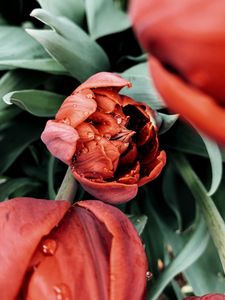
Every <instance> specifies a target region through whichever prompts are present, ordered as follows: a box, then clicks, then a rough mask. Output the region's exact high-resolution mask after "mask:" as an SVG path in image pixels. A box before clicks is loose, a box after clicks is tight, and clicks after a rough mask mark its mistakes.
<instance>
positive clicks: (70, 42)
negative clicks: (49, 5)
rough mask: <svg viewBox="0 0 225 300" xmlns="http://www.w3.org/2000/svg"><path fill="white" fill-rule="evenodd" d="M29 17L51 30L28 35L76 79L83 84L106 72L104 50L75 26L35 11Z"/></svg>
mask: <svg viewBox="0 0 225 300" xmlns="http://www.w3.org/2000/svg"><path fill="white" fill-rule="evenodd" d="M31 15H32V16H33V17H35V18H37V19H38V20H40V21H42V22H43V23H45V24H47V25H49V26H50V27H51V28H52V30H34V29H27V32H28V33H29V34H30V35H31V36H33V37H34V38H35V39H36V40H37V41H39V42H40V43H41V44H42V45H43V46H44V47H45V49H46V50H47V51H48V52H49V53H50V54H51V55H52V56H53V57H54V58H55V59H56V60H57V61H58V62H60V63H61V64H62V65H63V66H64V67H65V68H66V70H68V71H69V72H70V73H71V74H72V75H73V76H74V77H75V78H77V79H78V80H80V81H84V80H85V79H87V78H88V77H89V76H90V75H92V74H94V73H96V72H99V71H104V70H107V69H108V68H109V61H108V58H107V56H106V54H105V52H104V51H103V49H102V48H101V47H100V46H99V45H98V44H97V43H95V42H94V41H93V40H92V39H91V38H90V37H89V36H88V35H87V34H86V33H85V32H84V31H83V30H82V29H81V28H80V27H79V26H77V25H76V24H75V23H72V22H71V21H70V20H69V19H66V18H63V17H55V16H53V15H51V14H50V13H48V12H47V11H45V10H43V9H35V10H33V11H32V13H31Z"/></svg>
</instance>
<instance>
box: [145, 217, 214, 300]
mask: <svg viewBox="0 0 225 300" xmlns="http://www.w3.org/2000/svg"><path fill="white" fill-rule="evenodd" d="M208 241H209V235H208V233H207V229H206V226H205V222H204V220H203V218H202V217H199V220H198V221H197V224H196V230H195V232H194V233H193V235H192V236H191V238H190V240H189V241H188V242H187V243H186V245H185V246H184V248H183V250H182V251H181V252H180V253H179V254H178V255H177V256H176V257H175V259H174V260H173V261H172V262H171V263H170V264H169V265H168V266H167V267H166V268H165V269H164V271H163V272H162V273H161V275H160V276H159V277H158V278H157V281H155V282H154V283H153V284H152V285H151V287H150V290H149V293H148V299H149V300H156V299H158V297H159V296H160V294H161V292H162V291H163V290H164V288H165V287H166V286H167V284H168V283H169V282H170V281H171V280H172V279H173V278H174V277H175V276H176V275H177V274H179V273H180V272H182V271H184V270H185V269H186V268H187V267H189V266H190V265H192V264H193V263H194V262H195V261H196V260H197V259H198V258H199V257H200V256H201V255H202V254H203V252H204V251H205V249H206V247H207V244H208Z"/></svg>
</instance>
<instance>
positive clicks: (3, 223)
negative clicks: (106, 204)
mask: <svg viewBox="0 0 225 300" xmlns="http://www.w3.org/2000/svg"><path fill="white" fill-rule="evenodd" d="M69 206H70V204H69V203H68V202H66V201H48V200H41V199H33V198H14V199H11V200H9V201H6V202H2V203H0V232H1V236H0V262H1V263H0V264H1V268H0V291H1V299H7V300H9V299H16V297H17V295H18V292H19V289H20V287H21V285H22V282H23V277H24V275H25V273H26V270H27V267H28V265H29V261H30V259H31V257H32V256H33V252H34V251H35V249H36V247H37V245H38V244H39V242H40V240H41V239H42V237H43V236H45V235H47V234H48V233H49V232H50V231H51V230H52V228H53V227H55V226H56V225H57V224H58V223H59V221H60V220H61V218H62V217H63V215H64V214H65V212H66V210H67V209H68V208H69ZM46 299H47V298H46Z"/></svg>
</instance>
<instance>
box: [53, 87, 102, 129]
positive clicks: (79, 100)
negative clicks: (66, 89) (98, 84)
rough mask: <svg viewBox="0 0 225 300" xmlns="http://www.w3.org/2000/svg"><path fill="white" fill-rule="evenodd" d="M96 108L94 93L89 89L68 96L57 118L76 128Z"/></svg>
mask: <svg viewBox="0 0 225 300" xmlns="http://www.w3.org/2000/svg"><path fill="white" fill-rule="evenodd" d="M96 108H97V103H96V102H95V100H94V94H93V93H92V91H91V90H88V89H87V90H85V91H81V92H80V93H75V94H73V95H71V96H69V97H67V98H66V100H65V101H64V102H63V104H62V105H61V107H60V109H59V111H58V112H57V114H56V120H58V121H61V122H64V123H67V124H69V125H71V126H72V127H74V128H75V127H76V126H77V125H79V124H81V123H82V122H83V121H85V120H86V119H87V118H88V117H89V116H90V115H91V114H93V112H95V110H96Z"/></svg>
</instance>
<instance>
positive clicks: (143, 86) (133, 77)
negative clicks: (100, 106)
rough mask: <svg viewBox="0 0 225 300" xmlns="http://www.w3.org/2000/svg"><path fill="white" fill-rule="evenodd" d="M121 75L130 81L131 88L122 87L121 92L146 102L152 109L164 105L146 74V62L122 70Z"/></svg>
mask: <svg viewBox="0 0 225 300" xmlns="http://www.w3.org/2000/svg"><path fill="white" fill-rule="evenodd" d="M121 75H122V77H124V78H126V79H127V80H129V81H130V82H131V83H132V87H131V88H124V89H123V90H122V94H124V95H127V96H129V97H131V98H134V99H135V100H137V101H142V102H145V103H146V104H148V105H149V106H150V107H151V108H152V109H155V110H156V109H161V108H164V107H165V105H164V103H163V102H162V100H161V99H160V97H159V95H158V94H157V92H156V89H155V88H154V86H153V82H152V79H151V78H150V76H149V74H148V69H147V63H141V64H138V65H136V66H134V67H131V68H129V69H127V70H126V71H124V72H123V73H122V74H121Z"/></svg>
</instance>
